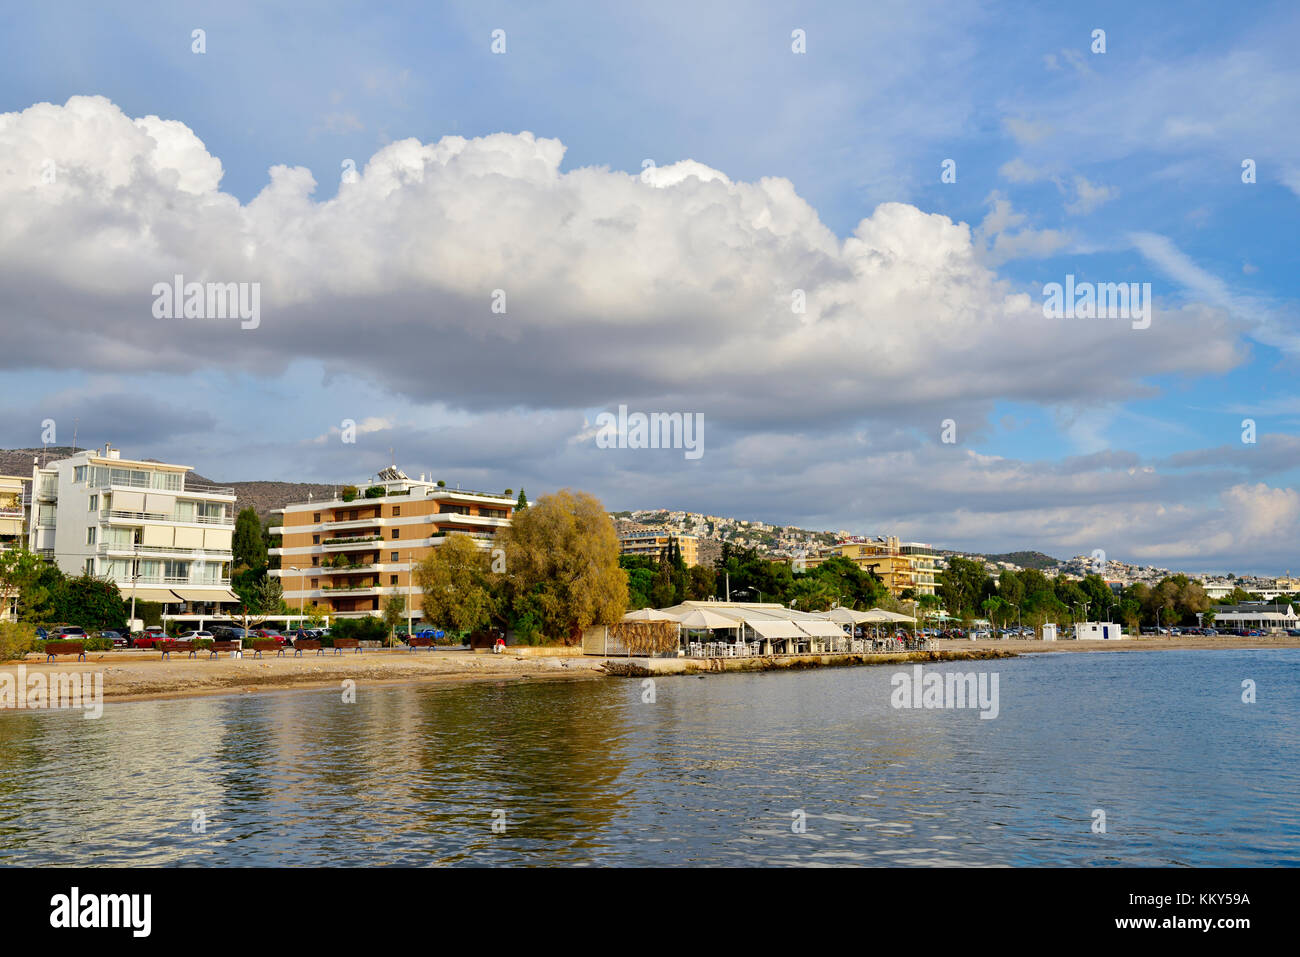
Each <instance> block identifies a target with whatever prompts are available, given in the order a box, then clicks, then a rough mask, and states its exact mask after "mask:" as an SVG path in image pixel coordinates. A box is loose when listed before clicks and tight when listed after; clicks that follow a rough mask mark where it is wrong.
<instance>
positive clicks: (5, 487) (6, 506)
mask: <svg viewBox="0 0 1300 957" xmlns="http://www.w3.org/2000/svg"><path fill="white" fill-rule="evenodd" d="M29 481H30V479H25V478H21V477H20V476H17V475H0V551H4V550H5V549H7V548H12V547H13V546H15V545H19V544H22V543H24V542H26V540H27V510H28V508H29V505H30V498H29V495H28V492H27V485H28V482H29ZM17 601H18V596H17V595H14V594H11V593H9V592H0V621H9V620H12V619H13V618H14V617H15V614H14V613H15V605H16V603H17Z"/></svg>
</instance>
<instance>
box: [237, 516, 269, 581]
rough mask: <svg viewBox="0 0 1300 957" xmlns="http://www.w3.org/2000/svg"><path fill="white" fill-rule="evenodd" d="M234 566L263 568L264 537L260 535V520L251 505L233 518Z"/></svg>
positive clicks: (264, 562) (264, 563) (264, 553)
mask: <svg viewBox="0 0 1300 957" xmlns="http://www.w3.org/2000/svg"><path fill="white" fill-rule="evenodd" d="M231 550H232V551H233V552H234V563H235V567H236V568H238V567H240V566H243V567H245V568H265V567H266V539H265V538H263V537H262V521H261V519H259V518H258V517H257V509H255V508H253V507H252V506H251V505H250V506H249V507H248V508H246V509H244V510H243V511H242V512H240V513H239V517H238V518H236V519H235V536H234V541H233V542H232V544H231Z"/></svg>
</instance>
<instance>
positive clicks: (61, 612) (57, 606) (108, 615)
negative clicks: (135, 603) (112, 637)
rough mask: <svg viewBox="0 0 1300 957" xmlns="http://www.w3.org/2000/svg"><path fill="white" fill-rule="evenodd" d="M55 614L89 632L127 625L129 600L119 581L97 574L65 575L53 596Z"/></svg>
mask: <svg viewBox="0 0 1300 957" xmlns="http://www.w3.org/2000/svg"><path fill="white" fill-rule="evenodd" d="M52 603H53V606H54V616H55V618H57V619H58V620H59V621H66V622H69V623H71V624H74V625H80V626H81V627H82V628H85V629H86V630H87V631H102V630H103V629H105V628H112V629H115V630H118V631H120V630H122V629H123V628H125V627H126V613H127V608H126V603H125V602H124V601H123V600H122V593H121V592H120V591H119V590H118V587H117V584H116V583H115V582H112V581H109V580H108V579H106V578H96V577H95V576H94V575H79V576H78V577H76V578H65V579H64V580H63V581H62V582H60V583H59V584H58V586H57V587H56V588H55V590H54V594H53V596H52Z"/></svg>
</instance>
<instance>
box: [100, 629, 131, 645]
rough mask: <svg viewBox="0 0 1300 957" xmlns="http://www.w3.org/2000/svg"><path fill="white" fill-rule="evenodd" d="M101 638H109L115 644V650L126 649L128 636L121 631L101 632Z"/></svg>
mask: <svg viewBox="0 0 1300 957" xmlns="http://www.w3.org/2000/svg"><path fill="white" fill-rule="evenodd" d="M99 637H101V638H107V639H108V640H109V641H111V642H112V643H113V647H114V648H125V647H126V635H124V634H122V633H121V632H120V631H101V632H100V633H99Z"/></svg>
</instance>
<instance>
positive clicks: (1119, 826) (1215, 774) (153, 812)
mask: <svg viewBox="0 0 1300 957" xmlns="http://www.w3.org/2000/svg"><path fill="white" fill-rule="evenodd" d="M903 670H906V671H908V672H909V673H910V668H909V669H899V668H896V667H866V668H843V669H826V670H815V671H807V672H801V673H794V674H791V673H786V674H757V675H716V676H710V677H708V678H703V679H700V678H686V677H680V678H676V677H675V678H661V679H659V680H658V681H657V682H656V683H655V688H654V699H655V700H654V701H653V703H647V702H644V701H643V697H644V696H645V691H644V689H643V687H642V684H641V683H640V682H638V681H631V680H628V681H618V680H591V681H567V682H541V681H519V682H510V683H491V684H478V685H474V686H457V687H446V686H444V687H429V686H425V687H420V686H411V685H407V686H385V687H367V686H366V685H364V684H362V685H360V686H359V687H358V689H357V701H356V703H355V704H344V703H343V702H342V700H341V697H342V696H341V694H340V693H339V692H334V691H329V692H324V691H299V692H284V693H279V694H273V695H263V696H230V697H220V698H203V699H195V700H188V701H163V702H143V703H131V704H116V705H112V704H110V705H107V706H106V707H105V710H104V715H103V717H102V718H100V719H99V720H85V719H84V718H82V717H81V715H80V713H76V712H47V713H31V712H19V713H16V712H6V713H3V714H0V864H151V865H158V864H186V865H213V864H240V865H263V864H265V865H270V864H275V865H293V864H318V865H362V864H371V863H373V864H400V865H424V864H566V865H570V864H584V865H590V864H597V865H632V864H647V865H689V864H715V865H751V864H760V865H762V864H814V865H842V864H869V865H870V864H874V865H881V864H888V865H899V864H918V865H948V864H975V865H1008V864H1010V865H1014V864H1048V865H1050V864H1095V865H1171V866H1184V865H1229V866H1230V865H1278V864H1290V865H1296V864H1300V651H1295V650H1278V651H1242V652H1237V651H1190V652H1177V651H1170V652H1129V653H1099V654H1083V653H1062V654H1048V655H1031V656H1029V657H1027V658H1021V659H1009V660H1000V661H979V662H951V663H942V664H938V665H932V666H928V667H927V669H926V670H927V672H928V671H937V672H940V673H946V672H950V671H952V672H956V671H972V670H973V671H985V672H988V673H990V674H991V673H994V672H996V673H997V674H998V676H999V681H998V690H999V707H1000V713H999V715H998V717H997V718H996V719H994V720H981V719H980V718H979V715H978V712H977V711H974V710H947V711H939V710H901V709H899V710H896V709H894V708H892V707H891V706H890V693H891V684H890V679H891V677H892V676H893V675H894V674H897V673H898V672H899V671H903ZM1246 679H1250V680H1252V681H1254V682H1255V685H1256V688H1257V691H1256V694H1257V696H1258V700H1257V702H1256V703H1254V704H1244V703H1242V700H1241V698H1242V682H1243V680H1246ZM1096 809H1100V810H1102V811H1104V812H1105V816H1106V817H1105V825H1106V830H1105V833H1094V831H1093V824H1094V819H1095V818H1094V811H1095V810H1096ZM796 812H802V815H799V814H797V813H796ZM196 815H201V817H200V818H199V819H198V820H199V821H200V823H202V824H203V825H204V826H205V830H203V831H202V832H201V833H195V821H196ZM801 821H802V822H803V824H804V826H805V829H804V830H803V832H802V833H797V828H796V826H797V825H798V824H799V823H800V822H801ZM501 822H504V833H499V832H494V830H493V825H494V823H496V824H497V827H498V829H499V828H500V827H501Z"/></svg>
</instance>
